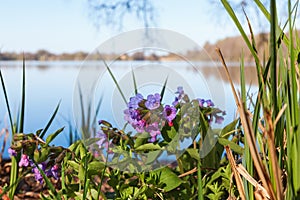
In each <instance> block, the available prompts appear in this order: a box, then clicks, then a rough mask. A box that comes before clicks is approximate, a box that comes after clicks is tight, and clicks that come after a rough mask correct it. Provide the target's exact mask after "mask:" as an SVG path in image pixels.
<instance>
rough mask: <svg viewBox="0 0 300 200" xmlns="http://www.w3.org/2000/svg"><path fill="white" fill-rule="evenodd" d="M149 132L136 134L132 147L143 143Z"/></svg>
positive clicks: (146, 139)
mask: <svg viewBox="0 0 300 200" xmlns="http://www.w3.org/2000/svg"><path fill="white" fill-rule="evenodd" d="M149 136H150V135H149V133H147V132H143V133H140V134H138V135H137V138H136V140H135V142H134V148H137V147H139V146H141V145H143V144H145V143H146V142H147V141H148V138H149Z"/></svg>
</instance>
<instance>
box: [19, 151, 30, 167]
mask: <svg viewBox="0 0 300 200" xmlns="http://www.w3.org/2000/svg"><path fill="white" fill-rule="evenodd" d="M23 166H24V167H28V166H29V157H28V156H27V155H26V154H22V156H21V160H20V162H19V167H23Z"/></svg>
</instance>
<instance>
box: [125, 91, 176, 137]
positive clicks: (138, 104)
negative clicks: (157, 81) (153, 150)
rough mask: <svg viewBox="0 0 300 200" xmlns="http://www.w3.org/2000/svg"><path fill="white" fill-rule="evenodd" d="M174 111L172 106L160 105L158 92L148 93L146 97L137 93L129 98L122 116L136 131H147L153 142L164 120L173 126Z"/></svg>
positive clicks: (164, 122)
mask: <svg viewBox="0 0 300 200" xmlns="http://www.w3.org/2000/svg"><path fill="white" fill-rule="evenodd" d="M176 113H177V109H176V108H175V107H174V106H171V105H165V106H163V105H162V103H161V96H160V94H158V93H155V94H150V95H148V96H147V99H144V97H143V95H141V94H137V95H135V96H134V97H131V98H130V100H129V103H128V105H127V109H126V110H125V111H124V114H125V117H124V118H125V120H126V121H127V122H128V123H129V124H130V125H131V126H132V127H133V128H134V129H135V130H136V131H138V132H148V133H149V134H150V136H151V138H150V141H151V142H154V141H156V140H157V136H158V135H160V134H161V132H160V130H161V128H162V127H163V126H164V125H165V124H166V122H167V123H168V125H169V126H173V120H174V119H175V117H176Z"/></svg>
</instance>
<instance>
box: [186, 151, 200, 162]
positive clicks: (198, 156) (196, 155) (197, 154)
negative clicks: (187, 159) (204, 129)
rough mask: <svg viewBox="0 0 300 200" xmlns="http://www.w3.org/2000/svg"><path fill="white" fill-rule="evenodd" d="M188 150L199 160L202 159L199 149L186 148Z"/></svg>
mask: <svg viewBox="0 0 300 200" xmlns="http://www.w3.org/2000/svg"><path fill="white" fill-rule="evenodd" d="M186 151H187V152H188V154H189V155H190V156H191V157H192V158H194V159H195V160H197V161H199V160H200V154H199V151H198V149H187V150H186Z"/></svg>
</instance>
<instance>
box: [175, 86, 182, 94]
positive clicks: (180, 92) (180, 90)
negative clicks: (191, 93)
mask: <svg viewBox="0 0 300 200" xmlns="http://www.w3.org/2000/svg"><path fill="white" fill-rule="evenodd" d="M175 94H179V96H182V95H183V94H184V91H183V87H182V86H178V87H177V92H175Z"/></svg>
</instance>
